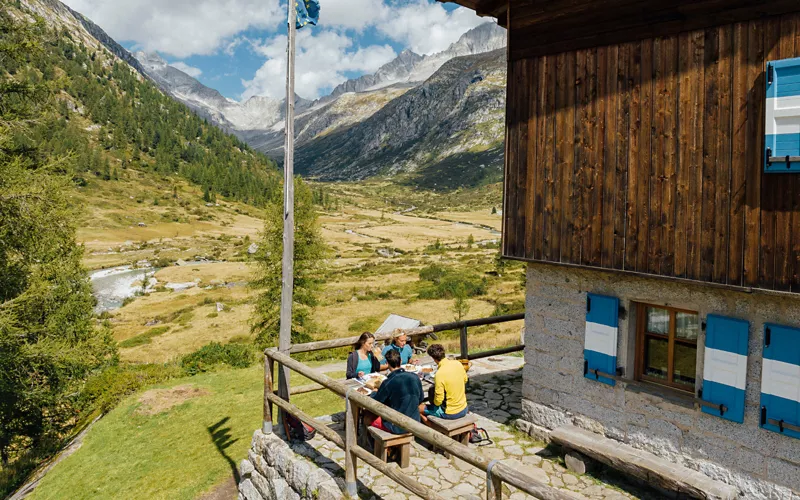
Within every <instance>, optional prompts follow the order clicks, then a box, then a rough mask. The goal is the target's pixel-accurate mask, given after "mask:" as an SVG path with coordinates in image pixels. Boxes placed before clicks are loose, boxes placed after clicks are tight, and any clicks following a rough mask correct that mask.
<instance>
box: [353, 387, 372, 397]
mask: <svg viewBox="0 0 800 500" xmlns="http://www.w3.org/2000/svg"><path fill="white" fill-rule="evenodd" d="M356 392H357V393H359V394H362V395H364V396H369V395H370V394H372V389H370V388H368V387H359V388H358V389H356Z"/></svg>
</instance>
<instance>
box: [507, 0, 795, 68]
mask: <svg viewBox="0 0 800 500" xmlns="http://www.w3.org/2000/svg"><path fill="white" fill-rule="evenodd" d="M720 2H722V4H720ZM727 3H728V4H730V2H727ZM798 11H800V2H797V1H796V0H774V1H771V2H768V3H764V2H763V1H760V0H737V1H736V2H735V3H734V4H733V5H732V6H730V7H728V6H727V5H726V2H725V0H704V1H698V2H692V3H691V4H689V5H681V6H678V7H674V8H671V9H661V10H658V9H650V10H649V11H643V10H642V9H641V8H639V10H638V11H637V10H636V8H635V7H631V8H630V9H629V11H628V12H626V13H625V14H626V15H620V16H617V17H613V16H609V15H607V14H605V13H602V12H594V11H592V13H587V16H586V17H574V18H568V19H567V20H565V21H564V22H563V23H552V25H545V26H542V25H531V26H527V27H519V26H518V27H514V26H512V30H511V38H512V39H513V40H515V43H514V47H516V48H515V49H512V50H511V52H510V54H509V56H510V57H511V59H512V60H517V59H523V58H529V57H538V56H541V55H546V54H556V53H560V52H566V51H571V50H578V49H581V48H587V47H598V46H603V45H611V44H617V43H624V42H629V41H635V40H643V39H646V38H655V37H659V36H668V35H673V34H676V33H680V32H684V31H693V30H698V29H705V28H710V27H714V26H720V25H724V24H732V23H737V22H742V21H748V20H753V19H762V18H766V17H770V16H777V15H782V14H787V13H792V12H798ZM589 14H591V15H589ZM614 14H615V15H616V14H617V13H614ZM594 17H596V18H597V19H593V18H594Z"/></svg>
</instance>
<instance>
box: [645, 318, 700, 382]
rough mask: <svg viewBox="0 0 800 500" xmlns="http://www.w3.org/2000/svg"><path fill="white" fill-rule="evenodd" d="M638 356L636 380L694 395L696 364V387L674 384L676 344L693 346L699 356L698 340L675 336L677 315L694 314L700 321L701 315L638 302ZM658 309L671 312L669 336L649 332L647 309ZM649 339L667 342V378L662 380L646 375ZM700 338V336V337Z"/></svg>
mask: <svg viewBox="0 0 800 500" xmlns="http://www.w3.org/2000/svg"><path fill="white" fill-rule="evenodd" d="M635 304H636V356H635V376H636V380H638V381H640V382H643V383H647V384H654V385H659V386H662V387H667V388H670V389H675V390H678V391H681V392H688V393H690V394H694V390H695V387H696V386H697V364H696V362H695V374H694V379H695V385H694V386H692V387H689V386H688V385H686V384H679V383H677V382H673V378H674V375H675V344H676V343H678V344H683V345H687V346H693V347H694V348H695V356H697V352H698V339H694V340H687V339H679V338H678V337H677V335H676V334H675V330H676V328H677V321H676V316H677V313H679V312H682V313H687V314H694V315H697V316H698V321H699V317H700V314H699V313H698V312H697V311H691V310H688V309H680V308H677V307H669V306H662V305H659V304H647V303H643V302H636V303H635ZM648 307H651V308H656V309H664V310H666V311H668V312H669V333H668V334H667V335H663V334H659V333H652V332H648V331H647V308H648ZM647 337H651V338H657V339H662V340H667V346H668V347H667V378H666V379H660V378H657V377H650V376H647V375H645V373H644V364H645V340H646V338H647ZM698 338H699V335H698Z"/></svg>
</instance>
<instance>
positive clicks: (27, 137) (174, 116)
mask: <svg viewBox="0 0 800 500" xmlns="http://www.w3.org/2000/svg"><path fill="white" fill-rule="evenodd" d="M86 41H87V38H86V37H82V36H81V34H80V33H76V32H75V31H74V30H72V29H67V28H66V27H64V26H61V25H60V24H59V23H58V19H57V18H52V17H49V18H47V19H46V20H45V19H43V18H41V17H38V16H36V15H34V14H33V13H32V12H30V11H28V10H26V9H25V8H24V7H23V4H22V3H21V2H4V3H3V5H2V7H0V351H1V352H2V355H1V356H0V459H1V460H0V462H1V463H0V494H2V496H5V494H7V493H9V492H10V489H11V488H13V487H14V486H15V485H17V484H19V481H20V480H21V479H23V478H24V477H25V475H26V474H27V471H29V470H30V469H31V468H32V467H35V466H36V464H37V463H39V462H40V461H41V459H42V458H43V457H47V456H49V455H50V454H52V453H53V452H54V451H55V450H57V449H59V448H60V447H61V446H62V445H63V443H64V440H65V439H68V438H69V437H70V436H71V435H72V434H73V433H74V431H75V430H76V429H79V428H80V427H81V426H82V425H85V424H86V423H88V421H89V420H90V419H91V418H93V416H94V415H97V414H98V412H103V411H107V410H108V409H109V407H111V406H113V404H114V402H115V401H116V400H118V398H119V397H121V396H122V395H124V394H126V393H129V392H131V391H134V390H136V389H137V388H138V387H141V386H142V385H143V384H147V383H153V382H157V381H158V380H163V379H164V378H165V377H168V376H171V374H172V372H176V373H183V372H182V371H176V368H174V367H158V366H155V365H150V366H149V367H147V366H146V367H144V368H136V367H133V368H131V367H128V366H126V365H122V364H120V363H119V355H118V351H117V344H116V342H115V341H114V340H113V338H112V334H111V329H110V325H109V324H108V322H107V321H101V320H99V319H98V318H97V316H96V315H95V314H94V311H93V308H94V306H95V299H94V297H93V296H92V288H91V286H90V282H89V278H88V275H87V272H86V269H85V268H84V262H83V260H84V257H85V256H84V247H83V245H79V244H78V243H77V241H76V232H77V230H78V229H79V227H78V226H79V224H80V221H81V218H82V216H83V215H84V213H83V212H84V210H85V209H86V206H85V205H84V204H82V203H81V201H83V200H84V198H82V197H81V196H79V195H78V194H79V193H80V192H81V190H82V189H83V188H84V187H85V186H87V185H89V184H92V185H93V186H94V188H93V189H94V191H95V192H96V191H102V190H103V187H102V186H103V185H106V184H105V183H108V186H111V185H112V181H117V180H119V179H132V178H136V179H141V178H142V177H146V178H148V179H150V180H151V182H152V183H153V184H161V185H163V186H165V187H167V189H170V186H174V183H173V182H172V180H182V179H183V180H185V181H189V182H191V183H193V184H195V185H196V186H197V187H198V191H202V192H204V193H205V196H206V199H207V200H206V201H212V200H213V201H215V200H217V199H218V197H219V198H224V199H229V200H236V201H239V202H243V203H248V204H251V205H255V206H264V205H267V203H268V202H269V201H270V200H272V199H273V198H274V197H275V196H279V193H280V177H279V175H278V174H277V172H276V170H275V164H274V163H273V162H272V161H271V160H269V159H267V158H266V157H265V156H263V155H261V154H259V153H257V152H254V151H252V150H251V149H250V148H248V147H247V146H246V145H244V144H242V143H241V142H240V141H239V140H238V139H236V138H235V137H232V136H229V135H227V134H225V133H223V132H222V131H220V130H219V129H217V128H216V127H213V126H211V125H209V124H207V123H206V122H205V121H203V120H202V119H201V118H198V117H197V116H196V115H195V114H194V113H192V112H191V111H189V110H188V109H187V108H185V107H184V106H183V105H181V104H179V103H176V102H175V101H173V100H172V99H170V98H169V97H167V96H165V95H163V94H162V93H161V92H160V91H159V90H158V89H157V88H156V87H155V86H154V85H153V84H152V83H151V82H150V81H148V80H146V79H144V78H143V77H141V75H139V74H138V73H137V72H135V71H134V70H133V69H132V68H131V67H130V66H129V65H128V64H127V63H125V62H124V61H121V60H120V59H118V58H117V57H116V56H114V55H113V54H111V53H110V52H108V51H107V50H106V49H104V48H102V47H101V46H100V45H99V44H97V45H95V46H92V45H91V44H87V43H86ZM185 181H184V183H185ZM98 185H99V187H98ZM172 189H175V188H174V187H173V188H172ZM82 196H85V195H82ZM125 198H126V199H127V198H128V196H127V195H126V196H125ZM131 198H132V196H131ZM154 203H155V202H154ZM198 203H199V196H198ZM247 354H249V351H247ZM170 370H172V371H170Z"/></svg>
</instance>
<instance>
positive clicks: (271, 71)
mask: <svg viewBox="0 0 800 500" xmlns="http://www.w3.org/2000/svg"><path fill="white" fill-rule="evenodd" d="M253 49H254V50H255V51H256V52H257V53H259V54H261V55H263V56H264V57H266V59H267V60H266V62H264V64H263V65H262V66H261V67H260V68H259V69H258V71H256V74H255V76H254V77H253V78H252V79H251V80H243V81H242V84H243V85H244V87H245V91H244V93H243V94H242V98H243V99H248V98H250V97H252V96H255V95H263V96H269V97H277V98H282V97H283V96H284V95H285V93H286V36H285V35H280V36H276V37H273V38H272V39H269V40H267V41H265V42H262V43H260V44H259V43H256V44H254V45H253ZM396 56H397V54H396V53H395V51H394V49H393V48H392V47H391V46H389V45H369V46H366V47H355V46H354V41H353V39H352V38H350V37H348V36H346V35H344V34H341V33H336V32H334V31H329V30H327V31H320V30H317V31H314V30H301V31H298V33H297V48H296V57H295V74H296V78H295V92H296V93H297V94H298V95H300V96H302V97H304V98H309V99H313V98H317V97H319V96H320V94H321V91H322V90H323V89H328V88H331V87H334V86H336V85H338V84H339V83H342V82H344V81H345V80H347V77H346V76H345V75H344V73H345V72H348V71H355V72H360V73H373V72H375V71H377V69H378V68H380V67H381V66H382V65H384V64H386V63H387V62H389V61H391V60H392V59H394V58H395V57H396Z"/></svg>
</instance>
